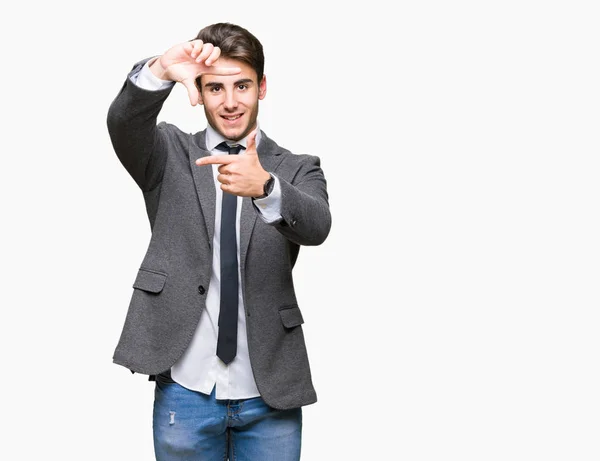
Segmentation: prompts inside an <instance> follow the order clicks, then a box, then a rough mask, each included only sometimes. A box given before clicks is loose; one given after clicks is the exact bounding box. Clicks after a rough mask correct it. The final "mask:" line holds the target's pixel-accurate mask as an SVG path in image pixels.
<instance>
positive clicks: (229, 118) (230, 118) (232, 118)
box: [223, 115, 241, 120]
mask: <svg viewBox="0 0 600 461" xmlns="http://www.w3.org/2000/svg"><path fill="white" fill-rule="evenodd" d="M240 117H241V115H236V116H235V117H225V116H224V117H223V118H224V119H226V120H237V119H238V118H240Z"/></svg>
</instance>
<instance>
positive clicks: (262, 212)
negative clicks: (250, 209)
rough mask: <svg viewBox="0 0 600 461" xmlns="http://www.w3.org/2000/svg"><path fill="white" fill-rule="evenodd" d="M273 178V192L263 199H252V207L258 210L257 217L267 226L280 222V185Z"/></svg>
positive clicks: (275, 177)
mask: <svg viewBox="0 0 600 461" xmlns="http://www.w3.org/2000/svg"><path fill="white" fill-rule="evenodd" d="M271 176H273V190H272V191H271V193H270V194H269V195H267V196H266V197H265V198H255V199H252V202H253V203H254V206H255V207H256V209H257V210H258V215H259V216H260V218H261V219H262V220H263V221H264V222H266V223H267V224H272V223H274V222H277V221H281V219H282V216H281V184H279V178H278V177H277V176H275V175H274V174H273V173H271Z"/></svg>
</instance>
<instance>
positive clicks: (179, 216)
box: [107, 60, 331, 409]
mask: <svg viewBox="0 0 600 461" xmlns="http://www.w3.org/2000/svg"><path fill="white" fill-rule="evenodd" d="M144 62H145V60H144V61H141V62H139V63H137V64H136V65H135V66H134V68H133V70H132V72H136V71H138V70H139V69H140V68H141V66H142V65H143V64H144ZM130 75H131V74H130ZM170 91H171V89H166V90H160V91H147V90H143V89H141V88H139V87H136V86H135V85H134V84H132V83H131V81H130V80H129V77H128V78H127V79H126V81H125V83H124V85H123V87H122V89H121V91H120V92H119V94H118V95H117V97H116V98H115V100H114V101H113V102H112V104H111V106H110V109H109V112H108V118H107V124H108V131H109V134H110V137H111V141H112V144H113V147H114V150H115V152H116V154H117V156H118V158H119V160H120V161H121V163H122V164H123V166H124V167H125V168H126V169H127V171H128V172H129V174H130V175H131V177H132V178H133V179H134V180H135V182H136V183H137V184H138V186H139V187H140V189H141V190H142V192H143V195H144V200H145V204H146V210H147V214H148V219H149V221H150V227H151V230H152V235H151V238H150V243H149V246H148V250H147V252H146V255H145V257H144V259H143V261H142V263H141V266H140V268H139V271H138V273H137V277H136V278H135V281H134V283H133V294H132V297H131V301H130V304H129V309H128V312H127V316H126V318H125V323H124V326H123V330H122V333H121V336H120V339H119V342H118V345H117V347H116V349H115V352H114V357H113V361H114V362H115V363H117V364H119V365H122V366H125V367H127V368H129V369H130V370H132V371H134V372H137V373H142V374H148V375H154V374H158V373H160V372H163V371H166V370H168V369H169V368H170V367H171V366H172V365H173V364H174V363H175V362H176V361H177V360H178V359H179V357H181V355H182V354H183V353H184V351H185V350H186V348H187V347H188V345H189V343H190V341H191V339H192V336H193V334H194V332H195V330H196V326H197V324H198V321H199V320H200V315H201V313H202V310H203V309H204V308H205V303H206V294H207V292H208V285H209V283H210V275H211V262H212V237H213V233H214V222H215V196H216V190H215V184H214V179H213V175H212V169H211V168H210V167H198V166H197V165H196V164H195V160H196V159H197V158H199V157H203V156H207V155H210V152H208V151H207V150H206V145H205V139H204V138H205V132H204V131H201V132H198V133H195V134H189V133H184V132H182V131H181V130H179V129H178V128H177V127H176V126H174V125H171V124H168V123H164V122H161V123H159V124H158V125H157V123H156V122H157V116H158V113H159V112H160V110H161V107H162V105H163V103H164V101H165V100H166V98H167V96H168V95H169V93H170ZM257 151H258V155H259V159H260V162H261V164H262V166H263V168H264V169H265V170H267V171H270V172H272V173H274V174H275V175H277V177H278V178H279V182H280V184H281V192H282V197H281V203H282V208H281V215H282V217H283V219H282V220H280V221H279V222H277V223H274V224H271V225H269V224H265V223H264V222H263V221H262V219H260V218H259V217H258V216H257V213H258V212H257V210H256V209H255V205H254V204H253V203H252V199H250V198H244V199H243V206H242V215H241V224H240V269H241V286H242V293H243V296H244V302H245V308H246V315H247V321H246V325H247V333H248V347H249V351H250V361H251V366H252V370H253V373H254V377H255V380H256V385H257V387H258V390H259V392H260V394H261V396H262V398H263V399H264V400H265V402H266V403H267V404H268V405H270V406H272V407H274V408H278V409H287V408H294V407H299V406H302V405H307V404H310V403H314V402H316V400H317V397H316V393H315V390H314V387H313V384H312V379H311V373H310V367H309V362H308V356H307V351H306V346H305V343H304V335H303V331H302V326H301V325H302V323H303V319H302V314H301V312H300V308H299V306H298V303H297V300H296V295H295V291H294V284H293V280H292V268H293V267H294V264H295V262H296V258H297V257H298V251H299V248H300V246H301V245H319V244H321V243H322V242H323V241H324V240H325V238H326V237H327V235H328V233H329V230H330V227H331V215H330V212H329V205H328V196H327V187H326V181H325V178H324V175H323V171H322V170H321V168H320V160H319V158H318V157H315V156H310V155H296V154H292V153H291V152H289V151H288V150H286V149H284V148H282V147H280V146H278V145H277V144H276V143H275V142H274V141H272V140H271V139H269V138H268V137H267V136H266V135H265V133H264V132H262V140H261V143H260V145H259V146H258V149H257Z"/></svg>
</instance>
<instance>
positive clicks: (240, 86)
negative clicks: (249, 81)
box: [238, 83, 248, 90]
mask: <svg viewBox="0 0 600 461" xmlns="http://www.w3.org/2000/svg"><path fill="white" fill-rule="evenodd" d="M246 89H248V85H246V84H245V83H240V84H239V85H238V90H246Z"/></svg>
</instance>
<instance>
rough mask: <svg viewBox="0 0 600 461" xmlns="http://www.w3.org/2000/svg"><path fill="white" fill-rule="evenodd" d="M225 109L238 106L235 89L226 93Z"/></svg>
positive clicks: (232, 108) (233, 108)
mask: <svg viewBox="0 0 600 461" xmlns="http://www.w3.org/2000/svg"><path fill="white" fill-rule="evenodd" d="M224 105H225V109H226V110H230V111H231V110H235V109H236V108H237V105H238V103H237V99H236V97H235V91H228V92H227V94H226V95H225V103H224Z"/></svg>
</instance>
